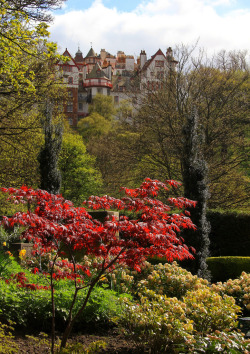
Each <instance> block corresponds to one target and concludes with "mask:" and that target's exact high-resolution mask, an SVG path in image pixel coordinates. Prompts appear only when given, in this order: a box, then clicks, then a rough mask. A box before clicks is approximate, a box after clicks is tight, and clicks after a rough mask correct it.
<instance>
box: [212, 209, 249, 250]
mask: <svg viewBox="0 0 250 354" xmlns="http://www.w3.org/2000/svg"><path fill="white" fill-rule="evenodd" d="M207 218H208V220H209V221H210V223H211V232H210V236H209V238H210V256H211V257H221V256H242V257H244V256H246V257H248V256H250V231H249V230H250V214H249V213H243V212H237V211H214V210H208V212H207Z"/></svg>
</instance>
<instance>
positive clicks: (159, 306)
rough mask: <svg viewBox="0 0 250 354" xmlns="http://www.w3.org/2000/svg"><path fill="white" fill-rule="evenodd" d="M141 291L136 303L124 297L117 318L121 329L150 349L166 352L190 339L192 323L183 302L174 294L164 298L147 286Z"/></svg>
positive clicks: (154, 351)
mask: <svg viewBox="0 0 250 354" xmlns="http://www.w3.org/2000/svg"><path fill="white" fill-rule="evenodd" d="M149 293H150V294H148V295H149V296H143V295H141V294H140V296H139V303H137V304H135V303H134V302H131V301H129V300H128V299H124V300H123V307H124V311H123V313H122V315H121V317H120V318H119V323H120V325H122V326H123V328H124V333H125V334H127V335H129V336H130V337H132V338H133V339H134V340H135V341H136V342H139V343H141V344H144V345H146V346H148V347H149V348H150V350H151V353H161V352H164V353H165V352H168V351H167V350H170V348H172V347H173V345H174V346H177V347H179V346H181V345H183V343H184V342H185V341H190V342H192V340H193V336H192V333H193V324H192V321H191V320H189V319H188V318H187V317H186V315H185V310H186V305H185V304H184V303H183V302H181V301H179V300H178V299H176V298H167V297H166V296H163V295H158V294H156V293H155V292H153V291H152V290H149Z"/></svg>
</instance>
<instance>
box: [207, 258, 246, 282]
mask: <svg viewBox="0 0 250 354" xmlns="http://www.w3.org/2000/svg"><path fill="white" fill-rule="evenodd" d="M207 264H208V268H209V270H210V271H211V275H212V281H213V282H219V281H222V282H224V281H227V280H228V279H235V278H237V277H239V276H240V275H241V273H242V272H243V271H245V272H247V273H250V257H209V258H207Z"/></svg>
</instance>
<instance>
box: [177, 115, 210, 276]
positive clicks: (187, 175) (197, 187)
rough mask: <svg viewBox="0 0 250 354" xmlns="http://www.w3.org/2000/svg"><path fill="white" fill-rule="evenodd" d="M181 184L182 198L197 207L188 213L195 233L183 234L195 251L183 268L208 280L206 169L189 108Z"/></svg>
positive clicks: (196, 119)
mask: <svg viewBox="0 0 250 354" xmlns="http://www.w3.org/2000/svg"><path fill="white" fill-rule="evenodd" d="M183 133H184V144H183V148H184V149H183V161H182V168H183V184H184V195H185V197H186V198H189V199H193V200H196V201H197V206H196V208H194V209H193V210H192V211H191V215H192V220H193V222H194V224H196V226H197V230H196V231H195V232H194V231H191V230H189V231H188V232H187V233H185V238H186V242H187V244H189V245H190V246H193V247H194V248H195V249H196V252H197V253H196V257H195V260H194V261H188V263H187V264H186V265H187V267H188V268H190V270H191V271H192V272H193V273H197V275H198V276H200V277H202V278H206V279H209V278H210V274H209V271H208V267H207V263H206V258H207V257H208V256H209V244H210V241H209V233H210V223H209V222H208V221H207V218H206V210H207V200H208V198H209V189H208V178H207V175H208V167H207V164H206V162H205V160H204V157H203V155H202V152H201V151H202V150H201V148H200V146H201V144H202V140H203V139H202V134H201V133H200V132H199V125H198V114H197V111H196V109H195V108H193V110H192V112H191V114H190V115H189V116H188V117H187V122H186V124H185V126H184V128H183Z"/></svg>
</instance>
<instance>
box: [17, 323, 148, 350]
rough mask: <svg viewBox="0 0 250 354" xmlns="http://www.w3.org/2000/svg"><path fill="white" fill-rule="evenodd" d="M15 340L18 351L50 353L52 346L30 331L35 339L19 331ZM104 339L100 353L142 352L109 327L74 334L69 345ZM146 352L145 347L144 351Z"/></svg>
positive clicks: (87, 343) (86, 344)
mask: <svg viewBox="0 0 250 354" xmlns="http://www.w3.org/2000/svg"><path fill="white" fill-rule="evenodd" d="M14 336H15V338H14V339H13V340H14V342H15V343H16V344H17V345H18V351H17V353H20V354H21V353H23V354H24V353H25V354H26V353H27V354H28V353H30V354H31V353H32V354H45V353H50V348H49V347H48V346H47V345H46V344H42V343H41V342H40V343H39V333H38V332H37V333H29V336H33V337H34V338H35V339H36V340H37V342H35V340H34V339H31V338H30V337H26V333H24V332H21V331H18V332H16V333H15V334H14ZM95 341H104V342H106V343H107V346H106V348H105V349H101V350H100V353H112V354H116V353H117V354H118V353H119V354H123V353H124V354H125V353H131V354H136V353H140V348H138V346H137V345H136V344H135V343H134V342H133V341H131V340H128V339H127V338H126V337H125V336H124V335H122V334H119V333H118V331H117V330H116V329H109V330H108V331H101V332H97V331H96V332H95V333H91V334H89V333H83V334H73V335H72V337H71V339H70V340H69V343H68V344H69V345H70V344H72V343H81V344H83V345H84V347H87V346H89V345H90V344H91V343H92V342H95ZM142 352H143V353H146V351H145V348H144V350H143V351H142Z"/></svg>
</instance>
